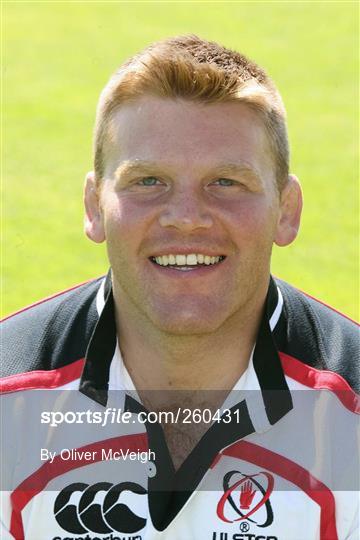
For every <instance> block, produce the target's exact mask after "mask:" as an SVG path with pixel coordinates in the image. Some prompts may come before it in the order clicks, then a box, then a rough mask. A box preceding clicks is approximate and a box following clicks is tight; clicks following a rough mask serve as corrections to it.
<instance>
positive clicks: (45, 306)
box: [0, 278, 102, 377]
mask: <svg viewBox="0 0 360 540" xmlns="http://www.w3.org/2000/svg"><path fill="white" fill-rule="evenodd" d="M101 279H102V278H99V279H96V280H94V281H91V282H89V283H86V284H85V285H81V286H79V287H77V288H75V289H73V290H71V291H67V292H64V293H63V294H60V295H59V296H56V297H54V298H50V299H49V300H45V301H44V302H42V303H40V304H37V305H35V306H32V307H30V308H28V309H26V310H25V311H22V312H20V313H17V314H15V315H13V316H12V317H10V318H9V319H7V320H5V321H4V322H3V323H2V327H1V371H0V373H1V377H6V376H9V375H15V374H18V373H26V372H29V371H35V370H52V369H56V368H59V367H63V366H65V365H68V364H70V363H72V362H74V361H76V360H78V359H80V358H83V357H84V356H85V352H86V348H87V345H88V342H89V340H90V337H91V334H92V331H93V329H94V326H95V324H96V321H97V319H98V315H97V311H96V293H97V290H98V288H99V286H100V281H101Z"/></svg>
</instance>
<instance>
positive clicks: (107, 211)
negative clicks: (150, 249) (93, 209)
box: [103, 195, 153, 254]
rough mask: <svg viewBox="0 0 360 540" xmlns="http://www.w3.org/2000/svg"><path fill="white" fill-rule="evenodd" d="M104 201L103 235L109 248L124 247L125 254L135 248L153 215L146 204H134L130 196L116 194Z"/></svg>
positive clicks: (144, 233)
mask: <svg viewBox="0 0 360 540" xmlns="http://www.w3.org/2000/svg"><path fill="white" fill-rule="evenodd" d="M104 202H105V204H104V206H103V208H104V228H105V237H106V241H107V243H108V244H109V247H110V249H111V246H118V247H119V248H121V247H126V249H127V254H129V253H130V252H131V251H134V250H137V248H138V246H139V244H140V243H141V241H142V239H143V238H144V237H145V236H146V232H147V230H148V228H149V223H150V222H151V220H152V217H153V216H152V212H151V211H150V208H149V207H148V205H145V204H139V203H138V202H136V204H135V202H134V201H133V200H132V199H131V198H130V197H120V196H118V195H113V196H112V197H108V198H107V200H106V201H104Z"/></svg>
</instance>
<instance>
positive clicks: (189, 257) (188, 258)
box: [186, 253, 198, 266]
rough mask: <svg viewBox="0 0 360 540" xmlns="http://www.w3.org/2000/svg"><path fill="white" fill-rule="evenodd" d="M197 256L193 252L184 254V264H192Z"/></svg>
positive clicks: (194, 263)
mask: <svg viewBox="0 0 360 540" xmlns="http://www.w3.org/2000/svg"><path fill="white" fill-rule="evenodd" d="M197 262H198V261H197V257H196V255H195V254H194V253H191V255H187V256H186V264H189V265H190V266H194V265H196V264H197Z"/></svg>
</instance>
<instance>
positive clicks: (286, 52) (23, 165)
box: [2, 1, 359, 318]
mask: <svg viewBox="0 0 360 540" xmlns="http://www.w3.org/2000/svg"><path fill="white" fill-rule="evenodd" d="M2 24H3V39H2V45H3V75H4V82H3V100H2V106H3V124H2V128H3V149H2V150H3V151H2V178H3V199H2V200H3V210H4V212H3V238H4V248H3V271H2V276H3V292H4V294H3V302H2V313H3V314H8V313H10V312H11V311H14V310H16V309H19V308H21V307H22V306H24V305H27V304H29V303H31V302H34V301H36V300H38V299H40V298H42V297H44V296H47V295H49V294H52V293H54V292H56V291H59V290H62V289H64V288H66V287H70V286H72V285H74V284H76V283H79V282H82V281H84V280H87V279H90V278H92V277H95V276H97V275H100V274H102V273H104V272H105V271H106V270H107V260H106V252H105V249H104V247H103V246H98V245H95V244H91V243H90V242H89V241H88V240H87V239H86V238H85V237H84V235H83V232H82V219H83V218H82V214H83V211H82V185H83V179H84V176H85V173H86V172H87V171H88V170H90V169H91V168H92V140H91V139H92V129H93V122H94V112H95V107H96V102H97V98H98V95H99V93H100V91H101V89H102V87H103V86H104V84H105V83H106V81H107V79H108V77H109V75H110V74H111V73H112V72H113V71H114V70H115V69H116V67H117V66H118V65H119V64H120V63H121V62H122V61H123V60H125V59H126V58H127V57H128V56H129V55H132V54H133V53H135V52H137V51H138V50H139V49H140V48H142V47H144V46H145V45H147V44H148V43H150V42H151V41H154V40H157V39H160V38H164V37H166V36H170V35H175V34H179V33H196V34H199V35H200V36H203V37H205V38H207V39H213V40H216V41H219V42H221V43H222V44H224V45H226V46H228V47H231V48H236V49H238V50H240V51H241V52H243V53H245V54H246V55H248V56H250V57H252V58H254V59H255V60H256V61H257V62H258V63H260V64H261V65H263V66H264V67H265V68H266V69H267V71H268V72H269V74H270V75H271V76H272V77H273V78H274V80H275V81H276V83H277V85H278V87H279V89H280V92H281V93H282V96H283V99H284V101H285V104H286V107H287V111H288V119H289V132H290V142H291V149H292V159H291V165H292V166H291V169H292V171H293V172H294V173H296V174H297V175H298V176H299V177H300V179H301V180H302V185H303V190H304V197H305V208H304V215H303V222H302V228H301V232H300V236H299V238H298V240H297V241H296V242H295V243H294V244H293V245H292V246H290V247H288V248H285V249H283V248H282V249H281V248H276V249H275V252H274V260H273V272H274V273H275V275H277V276H279V277H281V278H283V279H285V280H288V281H290V282H291V283H293V284H295V285H296V286H298V287H299V288H301V289H303V290H305V291H307V292H309V293H310V294H312V295H315V296H316V297H318V298H319V299H321V300H323V301H325V302H327V303H329V304H331V305H332V306H334V307H335V308H337V309H339V310H341V311H343V312H344V313H346V314H347V315H349V316H351V317H354V318H358V316H359V302H358V258H359V251H358V245H357V237H358V207H357V205H358V183H357V182H358V177H357V175H358V162H357V149H358V143H359V134H358V110H357V109H358V56H357V54H358V53H357V51H358V36H359V31H358V4H357V2H316V1H312V2H294V1H291V2H206V1H204V2H118V3H115V2H108V3H107V2H45V3H41V2H21V3H18V2H4V3H3V23H2Z"/></svg>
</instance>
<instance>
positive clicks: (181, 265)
mask: <svg viewBox="0 0 360 540" xmlns="http://www.w3.org/2000/svg"><path fill="white" fill-rule="evenodd" d="M225 259H226V257H225V255H217V256H211V255H205V254H203V253H190V254H189V255H188V254H186V255H185V254H180V255H173V254H169V255H160V256H157V257H150V260H151V262H152V263H154V264H156V265H158V266H167V267H168V268H173V269H174V270H182V271H188V270H196V269H197V268H199V267H204V266H216V265H218V264H220V263H221V262H222V261H224V260H225Z"/></svg>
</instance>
